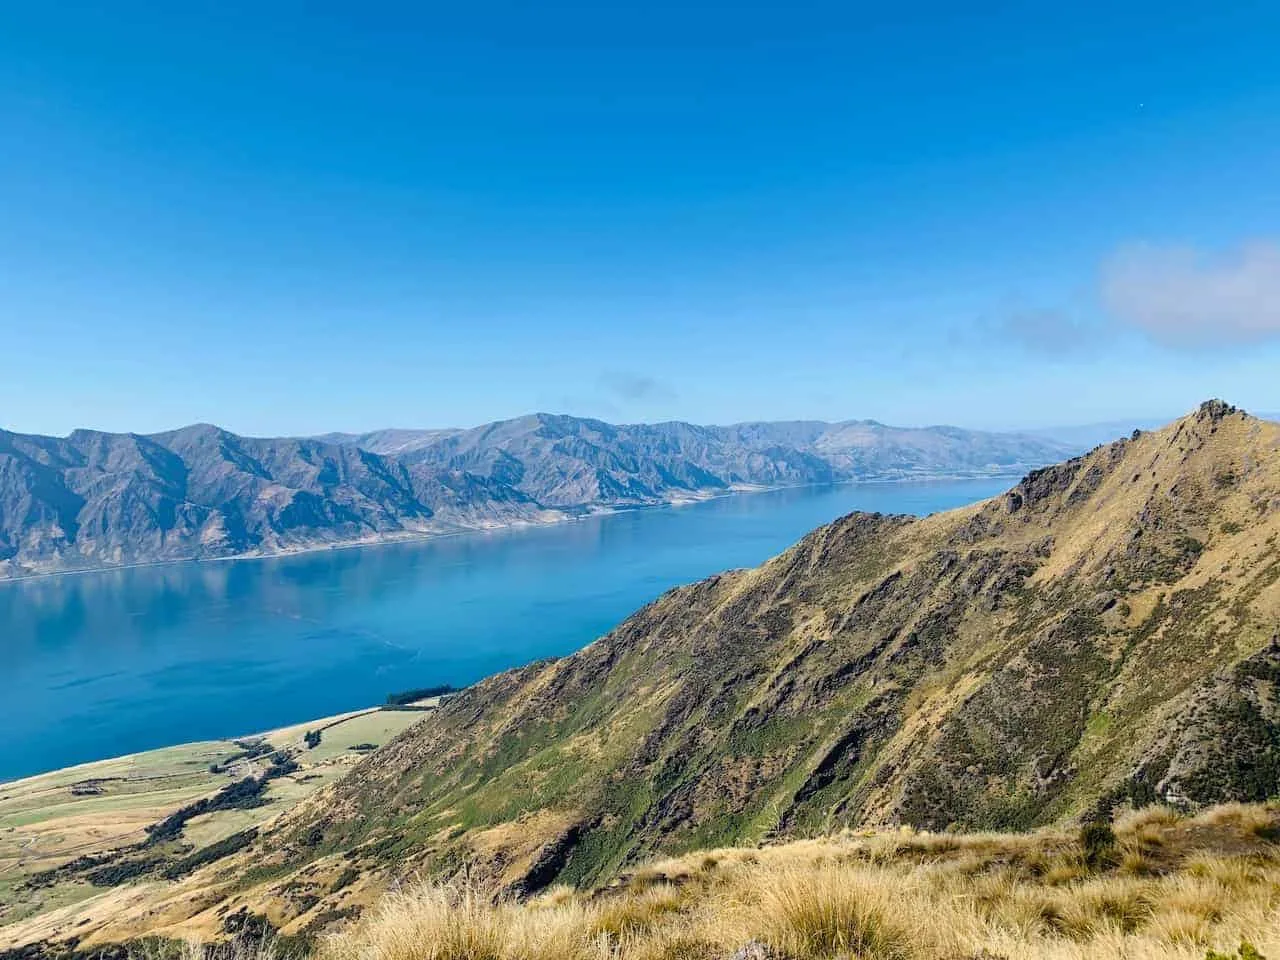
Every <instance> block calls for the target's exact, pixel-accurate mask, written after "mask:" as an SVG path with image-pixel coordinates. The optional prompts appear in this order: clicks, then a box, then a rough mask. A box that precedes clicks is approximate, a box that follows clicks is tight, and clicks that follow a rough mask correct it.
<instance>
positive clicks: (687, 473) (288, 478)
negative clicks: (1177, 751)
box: [0, 414, 1065, 577]
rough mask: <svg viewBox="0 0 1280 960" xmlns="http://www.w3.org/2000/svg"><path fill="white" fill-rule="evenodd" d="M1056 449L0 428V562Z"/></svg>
mask: <svg viewBox="0 0 1280 960" xmlns="http://www.w3.org/2000/svg"><path fill="white" fill-rule="evenodd" d="M1064 449H1065V448H1064V446H1063V445H1061V444H1058V443H1055V442H1053V441H1048V440H1044V439H1040V438H1033V437H1028V436H1022V435H1012V434H991V433H978V432H973V431H966V430H960V429H957V428H955V427H928V428H924V429H901V428H895V427H887V426H884V425H882V424H878V423H875V422H872V421H851V422H848V423H838V424H826V423H816V422H794V423H749V424H738V425H735V426H731V427H701V426H694V425H692V424H687V423H663V424H640V425H627V426H615V425H613V424H608V423H603V422H601V421H599V420H586V419H580V418H576V417H568V416H552V415H548V414H535V415H532V416H527V417H521V418H518V419H515V420H506V421H501V422H498V423H492V424H488V425H486V426H482V427H477V428H474V429H470V430H382V431H378V432H376V433H370V434H364V435H360V436H350V435H344V434H333V435H329V436H326V437H318V438H277V439H258V438H251V437H241V436H237V435H236V434H233V433H230V432H228V431H226V430H222V429H220V428H218V427H214V426H209V425H207V424H199V425H195V426H191V427H184V428H183V429H181V430H174V431H170V432H167V433H160V434H152V435H140V434H109V433H99V432H95V431H88V430H78V431H76V432H75V433H72V434H71V435H70V436H69V437H66V438H55V437H42V436H27V435H23V434H17V433H10V432H7V431H0V577H12V576H21V575H24V574H30V573H43V572H56V571H62V570H72V569H82V568H91V567H97V566H104V565H114V564H129V563H143V562H151V561H160V560H181V559H191V558H214V557H226V556H235V555H267V554H276V553H282V552H288V551H292V550H299V549H307V548H314V547H317V546H324V545H336V544H349V543H359V542H369V541H380V540H390V539H396V538H406V537H418V536H425V535H431V534H437V533H444V532H450V531H456V530H464V529H476V528H485V527H493V526H501V525H507V524H513V523H538V522H553V521H556V520H561V519H564V518H566V517H569V516H572V515H575V514H581V513H584V512H590V511H594V510H606V509H612V508H618V507H626V506H638V505H644V504H655V503H662V502H666V501H671V500H676V499H681V498H689V497H698V496H705V495H708V494H712V493H717V492H724V491H728V490H732V489H735V488H740V487H744V486H779V485H786V484H804V483H827V482H832V481H840V480H853V479H880V480H886V479H887V480H895V479H907V478H923V477H943V476H970V477H972V476H992V475H1002V474H1009V475H1012V474H1016V473H1019V472H1022V471H1025V470H1026V469H1028V468H1029V467H1033V466H1038V465H1041V464H1044V463H1047V462H1050V461H1052V460H1055V459H1058V458H1059V457H1060V456H1061V455H1062V454H1063V452H1064Z"/></svg>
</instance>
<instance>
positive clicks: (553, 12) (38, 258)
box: [0, 0, 1280, 434]
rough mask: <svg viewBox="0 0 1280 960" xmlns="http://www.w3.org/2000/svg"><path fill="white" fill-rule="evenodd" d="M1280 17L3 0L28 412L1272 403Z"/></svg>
mask: <svg viewBox="0 0 1280 960" xmlns="http://www.w3.org/2000/svg"><path fill="white" fill-rule="evenodd" d="M108 7H110V8H111V9H109V10H108V9H107V8H108ZM162 7H167V8H169V9H167V10H162V9H161V8H162ZM960 7H970V8H979V7H981V9H982V10H983V12H982V13H964V14H962V13H960V12H958V8H960ZM268 8H269V9H268ZM1278 45H1280V6H1277V5H1276V4H1274V3H1257V4H1253V3H1227V4H1223V3H1215V4H1209V3H1204V4H1179V3H1176V2H1175V3H1164V4H1152V3H1119V4H1117V3H1110V4H1106V5H1102V4H1090V3H1085V4H1077V5H1048V4H983V5H976V4H964V5H961V4H910V5H903V4H893V5H891V4H878V5H870V4H858V3H854V4H848V3H845V4H835V3H832V4H813V3H795V2H792V3H788V4H780V3H778V4H752V3H747V4H736V5H730V4H723V5H710V4H705V3H699V2H695V3H675V2H667V0H659V2H657V3H645V4H599V3H592V4H587V3H583V4H579V5H564V4H559V3H549V4H531V3H524V4H503V3H489V2H474V3H466V4H451V5H448V6H445V5H436V4H432V3H416V4H403V5H400V4H379V3H364V4H345V3H320V4H317V3H308V4H301V3H283V2H282V3H276V4H253V5H250V4H236V3H230V4H217V5H206V4H203V3H190V4H167V5H160V4H146V5H136V6H135V5H132V4H129V3H124V2H121V3H114V4H110V5H106V4H94V5H92V6H90V5H83V6H82V5H79V4H76V3H63V4H31V3H22V4H10V3H6V2H3V0H0V425H3V426H6V427H9V428H12V429H20V430H26V431H37V432H51V433H64V432H66V431H68V430H70V429H72V428H73V427H76V426H91V427H97V428H102V429H112V430H138V431H149V430H158V429H163V428H166V427H171V426H175V425H179V424H182V423H187V422H192V421H197V420H205V421H214V422H217V423H220V424H223V425H225V426H227V427H229V428H231V429H234V430H238V431H241V432H247V433H256V434H280V433H306V432H318V431H325V430H338V429H342V430H360V429H369V428H374V427H380V426H428V425H431V426H441V425H467V424H473V423H478V422H482V421H485V420H490V419H495V418H499V417H504V416H513V415H517V414H520V413H523V412H527V411H531V410H534V409H547V410H556V411H565V412H572V413H579V414H586V415H595V416H600V417H603V418H606V419H613V420H655V419H670V418H679V419H688V420H694V421H702V422H727V421H733V420H743V419H756V418H767V419H780V418H792V417H819V418H825V419H836V418H846V417H874V418H877V419H880V420H884V421H887V422H893V423H904V424H911V423H935V422H952V423H960V424H963V425H968V426H979V427H1001V428H1002V427H1028V426H1041V425H1051V424H1062V423H1082V422H1090V421H1096V420H1107V419H1112V418H1122V417H1164V416H1167V415H1174V414H1177V413H1179V412H1181V411H1183V410H1185V409H1188V408H1190V407H1191V406H1193V405H1194V404H1195V403H1197V402H1198V401H1199V400H1201V399H1204V398H1205V397H1208V396H1211V395H1222V396H1224V397H1226V398H1228V399H1230V400H1232V401H1234V402H1237V403H1240V404H1243V405H1245V406H1246V407H1250V408H1257V409H1264V410H1265V409H1273V410H1274V409H1280V375H1277V371H1280V123H1278V122H1277V118H1280V57H1278V56H1276V54H1275V51H1276V49H1277V46H1278Z"/></svg>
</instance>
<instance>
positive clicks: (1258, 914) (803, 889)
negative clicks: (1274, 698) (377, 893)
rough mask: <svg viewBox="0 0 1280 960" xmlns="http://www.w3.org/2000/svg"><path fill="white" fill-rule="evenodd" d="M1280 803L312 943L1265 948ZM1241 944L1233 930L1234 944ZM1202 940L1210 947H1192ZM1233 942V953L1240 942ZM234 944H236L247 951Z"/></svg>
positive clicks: (678, 886)
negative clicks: (1085, 836) (1108, 831)
mask: <svg viewBox="0 0 1280 960" xmlns="http://www.w3.org/2000/svg"><path fill="white" fill-rule="evenodd" d="M1276 839H1280V807H1274V806H1273V807H1270V808H1264V807H1258V806H1253V807H1248V806H1239V805H1236V806H1230V805H1229V806H1222V807H1217V808H1214V809H1213V810H1211V811H1209V812H1207V813H1205V814H1203V815H1201V816H1198V817H1195V818H1185V817H1182V816H1179V815H1178V814H1177V813H1176V812H1174V811H1172V810H1169V809H1167V808H1166V809H1160V808H1147V809H1145V810H1142V811H1138V812H1136V813H1131V814H1128V815H1126V816H1124V817H1121V818H1120V820H1119V822H1118V823H1117V825H1116V829H1115V832H1114V835H1113V836H1111V837H1108V836H1106V835H1102V836H1093V835H1091V840H1090V843H1089V844H1088V845H1087V846H1086V845H1082V843H1081V842H1080V840H1079V839H1078V838H1077V837H1076V836H1075V835H1073V834H1069V833H1065V832H1062V831H1056V830H1052V829H1050V830H1041V831H1037V832H1035V833H1031V834H1021V835H1010V834H969V835H950V834H934V835H920V834H916V833H913V832H910V831H908V832H905V833H903V832H895V833H889V834H863V835H858V834H849V833H846V834H844V835H840V836H836V837H829V838H823V839H818V840H810V841H799V842H793V843H790V844H785V845H779V846H770V847H764V848H762V849H758V850H757V849H752V850H747V849H742V848H733V849H723V850H713V851H708V852H705V853H698V854H694V855H687V856H683V857H679V858H676V859H672V860H666V861H660V862H657V863H654V864H651V865H648V866H645V867H643V868H642V869H639V870H637V871H635V872H632V873H629V874H628V875H626V876H625V877H623V878H621V879H620V880H619V881H618V882H616V883H615V884H614V885H612V886H611V887H609V888H608V889H606V890H603V891H597V892H595V893H593V894H583V893H581V892H579V891H575V890H572V889H570V888H567V887H556V888H552V889H551V890H548V891H546V892H544V893H542V894H540V895H539V896H537V897H535V898H533V899H532V900H530V901H527V902H524V903H497V904H495V903H494V902H493V901H491V900H490V899H488V898H487V897H485V896H483V895H482V894H481V893H480V892H479V891H476V890H475V889H474V888H468V887H465V886H463V887H459V886H445V887H440V886H434V887H432V886H427V887H423V888H419V889H416V890H410V891H408V892H397V893H393V894H391V895H389V896H387V897H386V898H385V899H384V900H383V901H382V902H381V903H380V904H379V905H378V906H377V907H376V908H375V909H374V910H373V911H372V912H371V913H370V914H369V915H368V916H366V917H365V918H364V919H363V920H362V921H361V922H360V923H359V924H357V925H356V926H355V927H354V928H352V929H350V930H349V931H347V932H345V933H343V934H342V935H339V936H338V937H336V938H334V939H331V940H327V941H322V942H321V944H320V945H319V947H318V949H316V950H315V953H316V955H317V960H349V958H352V957H360V958H365V960H835V958H842V960H851V958H860V960H1030V958H1035V960H1115V958H1126V960H1205V958H1206V956H1208V957H1210V958H1213V960H1228V958H1231V960H1237V958H1239V960H1256V958H1257V957H1258V956H1266V957H1276V956H1280V847H1277V846H1276V844H1275V842H1274V841H1275V840H1276ZM1242 944H1243V945H1244V946H1242ZM1215 950H1216V951H1220V953H1214V952H1211V951H1215ZM1251 951H1252V952H1251ZM255 952H256V951H254V950H253V949H252V947H250V949H249V950H247V951H245V953H247V954H250V955H252V954H253V953H255Z"/></svg>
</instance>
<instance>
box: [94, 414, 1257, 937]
mask: <svg viewBox="0 0 1280 960" xmlns="http://www.w3.org/2000/svg"><path fill="white" fill-rule="evenodd" d="M1277 624H1280V425H1277V424H1273V423H1265V422H1262V421H1259V420H1256V419H1254V418H1251V417H1248V416H1247V415H1245V414H1243V413H1241V412H1239V411H1232V410H1230V409H1226V408H1223V407H1221V406H1218V405H1213V406H1207V407H1206V408H1203V409H1202V410H1200V411H1198V412H1196V413H1193V414H1192V415H1190V416H1188V417H1185V418H1183V419H1182V420H1179V421H1177V422H1176V423H1174V424H1171V425H1170V426H1168V427H1166V428H1164V429H1162V430H1159V431H1154V432H1150V433H1142V434H1140V435H1138V436H1136V437H1134V438H1132V439H1127V440H1123V441H1120V442H1117V443H1115V444H1112V445H1110V446H1107V447H1100V448H1098V449H1096V450H1094V451H1092V452H1091V453H1089V454H1088V455H1086V456H1082V457H1078V458H1076V459H1073V460H1069V461H1067V462H1065V463H1062V464H1059V465H1058V466H1055V467H1051V468H1049V469H1046V470H1039V471H1036V472H1034V473H1032V474H1030V475H1028V476H1027V477H1026V478H1025V479H1024V480H1023V481H1022V482H1021V483H1019V484H1017V485H1016V486H1015V487H1014V488H1013V489H1012V490H1011V491H1010V492H1009V493H1008V494H1006V495H1004V496H1001V497H997V498H994V499H992V500H989V501H987V502H985V503H981V504H976V505H974V506H972V507H968V508H964V509H961V510H956V511H951V512H948V513H941V514H935V515H933V516H931V517H927V518H924V519H916V518H912V517H895V516H880V515H869V514H852V515H850V516H847V517H844V518H842V519H840V520H838V521H836V522H834V523H832V524H830V525H828V526H826V527H823V528H820V529H818V530H815V531H814V532H813V533H811V534H809V535H808V536H806V537H805V538H804V539H803V540H802V541H801V542H800V543H798V544H796V545H795V546H794V547H793V548H791V549H790V550H788V551H786V552H785V553H783V554H781V555H780V556H778V557H776V558H774V559H773V560H771V561H769V562H767V563H765V564H764V565H762V566H760V567H758V568H755V569H751V570H739V571H732V572H729V573H724V574H721V575H719V576H716V577H712V578H710V579H707V580H704V581H702V582H700V583H695V584H692V585H689V586H686V587H681V588H678V589H676V590H672V591H670V592H669V593H667V594H665V595H664V596H662V597H661V598H659V599H658V600H656V601H655V602H654V603H652V604H650V605H648V606H647V607H645V608H643V609H642V610H640V611H638V612H637V613H636V614H634V615H633V616H632V617H630V618H629V619H628V620H626V621H625V622H623V623H622V624H620V625H619V626H618V627H617V628H616V629H614V630H613V631H611V632H610V633H609V634H607V635H606V636H604V637H602V638H601V639H600V640H598V641H597V642H596V643H594V644H592V645H590V646H589V647H587V648H585V649H583V650H581V651H580V652H578V653H576V654H574V655H573V656H570V657H566V658H564V659H560V660H549V661H543V662H539V663H534V664H531V665H529V666H527V667H524V668H522V669H519V670H513V671H509V672H507V673H503V674H500V675H497V676H495V677H492V678H490V679H488V680H486V681H484V682H481V683H479V684H477V685H475V686H474V687H471V688H469V689H467V690H465V691H463V692H461V693H460V694H457V695H455V696H453V697H451V698H449V699H448V700H447V701H446V702H445V703H444V704H443V705H442V706H441V707H440V708H439V709H438V710H437V711H436V712H435V713H433V714H432V715H431V717H430V719H429V720H428V721H426V722H424V723H421V724H419V725H417V726H415V727H412V728H410V729H409V730H408V731H406V732H405V733H404V734H402V735H401V736H399V737H398V738H396V739H395V740H393V741H392V742H390V743H389V744H387V745H386V746H384V747H383V748H382V749H381V750H380V751H378V752H377V753H376V754H373V755H372V756H370V757H369V758H368V759H367V760H365V761H363V762H362V763H361V764H359V765H358V766H357V767H355V768H354V769H353V770H352V771H351V773H350V774H348V775H347V776H346V777H345V778H344V779H343V780H341V781H339V782H338V783H336V784H335V785H334V786H332V787H330V788H327V789H326V790H324V791H321V792H320V793H318V794H316V795H315V796H313V797H312V798H311V799H309V800H307V801H305V802H304V803H302V804H300V805H299V806H298V807H296V808H295V809H294V810H293V811H291V812H290V813H289V814H287V815H286V816H285V817H284V818H282V819H281V820H278V821H276V822H275V823H274V824H273V825H271V826H270V827H268V828H266V829H265V830H264V831H263V833H262V835H261V836H260V837H259V838H258V839H257V840H256V841H255V843H254V844H253V845H252V846H251V847H249V848H248V849H246V850H244V851H241V852H238V853H236V854H235V855H233V856H230V857H228V858H226V859H225V860H223V861H220V862H217V863H215V864H213V865H212V866H210V867H208V868H206V869H205V870H203V871H201V872H198V873H197V874H195V875H193V876H192V877H191V878H190V879H189V881H187V883H186V885H185V886H183V887H181V888H178V889H176V890H175V891H173V893H172V895H171V897H170V899H169V900H167V901H166V903H165V905H164V908H163V909H164V910H169V911H172V912H171V913H168V914H164V913H158V914H157V915H164V916H166V917H167V918H168V919H172V918H173V917H175V916H179V915H181V916H191V915H192V913H193V912H194V913H196V914H200V915H201V916H205V915H207V916H210V917H216V916H218V915H222V914H225V913H226V912H227V911H234V910H237V909H244V908H248V909H251V910H253V911H255V912H265V913H267V914H269V915H270V916H271V917H272V918H273V922H275V923H277V924H278V925H279V926H281V927H283V928H285V929H287V930H289V931H296V930H301V929H309V928H310V927H309V925H313V924H318V923H322V920H323V918H324V917H325V916H328V915H330V914H331V913H332V911H334V910H337V909H340V907H341V903H340V900H339V898H337V897H336V895H333V894H331V893H330V892H329V891H330V888H331V887H332V885H333V883H334V879H335V878H336V877H338V876H341V875H343V874H344V872H347V871H354V872H355V873H356V874H357V875H359V876H360V877H361V878H362V880H361V882H362V883H365V884H368V885H369V886H370V888H377V887H381V886H385V885H387V884H389V883H391V882H393V881H394V880H396V879H397V878H399V877H406V876H415V875H424V874H425V875H434V876H451V875H453V874H455V873H457V872H459V871H465V872H467V873H468V874H469V875H470V876H473V877H476V876H487V877H490V878H492V879H494V880H496V881H497V882H498V883H500V884H502V885H504V886H505V887H506V888H507V889H508V890H510V891H513V892H520V893H522V894H528V893H532V892H535V891H536V890H538V889H541V888H544V887H546V886H548V885H550V884H554V883H582V884H592V883H595V882H597V881H600V880H603V879H606V878H609V877H612V876H616V875H617V874H618V873H619V871H620V870H623V869H625V868H626V867H627V866H628V865H629V864H632V863H635V862H638V861H641V860H644V859H647V858H650V857H654V856H658V855H661V854H664V853H678V852H683V851H688V850H696V849H711V848H714V847H716V846H718V845H722V844H728V843H738V844H741V843H751V842H755V841H761V840H767V839H771V838H781V837H787V836H806V835H810V834H812V833H815V832H825V831H833V830H838V829H840V828H842V827H845V826H850V827H858V826H864V825H893V824H901V823H909V824H912V825H915V826H917V827H921V828H927V829H930V830H941V829H945V828H948V827H950V826H953V825H954V826H957V827H961V828H970V829H975V828H976V829H981V828H1023V827H1031V826H1034V825H1037V824H1044V823H1050V822H1056V821H1063V820H1075V819H1082V818H1091V817H1094V816H1096V815H1098V814H1099V813H1100V812H1105V811H1109V810H1113V809H1114V808H1116V807H1117V806H1119V805H1121V804H1125V803H1130V802H1133V803H1137V804H1145V803H1149V802H1152V801H1156V800H1163V801H1166V802H1171V803H1175V804H1186V805H1194V804H1198V803H1210V802H1220V801H1227V800H1257V799H1262V798H1265V797H1268V796H1274V795H1276V794H1277V793H1280V647H1277V641H1276V639H1275V637H1276V629H1277ZM246 878H252V879H251V881H250V880H248V879H246ZM228 891H230V892H228ZM147 909H149V910H153V911H155V910H157V909H158V908H156V907H155V905H154V904H151V905H148V907H147ZM201 911H205V912H206V913H205V914H201ZM219 911H221V914H219V913H218V912H219ZM326 911H328V913H326ZM199 921H200V917H196V922H199ZM113 922H114V921H113ZM131 922H132V923H134V924H135V926H134V927H128V924H129V923H131ZM119 923H120V924H121V926H120V927H119V929H121V930H124V929H133V930H136V929H137V924H143V923H144V919H142V918H140V917H132V918H130V917H129V916H123V915H122V918H121V919H120V921H119ZM114 929H115V928H104V930H103V932H102V936H103V937H104V938H107V939H109V938H110V937H111V936H112V931H113V930H114Z"/></svg>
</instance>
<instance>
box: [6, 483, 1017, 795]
mask: <svg viewBox="0 0 1280 960" xmlns="http://www.w3.org/2000/svg"><path fill="white" fill-rule="evenodd" d="M1011 484H1012V481H1010V480H977V481H945V482H936V483H904V484H848V485H839V486H829V487H809V488H803V489H788V490H778V491H773V492H769V493H758V494H746V495H741V496H732V497H723V498H720V499H717V500H711V501H706V502H703V503H698V504H693V505H689V506H683V507H675V508H660V509H651V510H636V511H631V512H627V513H619V514H613V515H609V516H602V517H596V518H592V519H589V520H582V521H577V522H574V523H566V524H560V525H557V526H551V527H536V528H530V529H517V530H505V531H497V532H494V533H477V534H468V535H465V536H458V537H449V538H443V539H438V540H429V541H424V542H418V543H402V544H390V545H384V546H375V547H362V548H354V549H346V550H327V551H323V552H317V553H310V554H302V555H298V556H293V557H282V558H278V559H268V560H245V561H229V562H212V563H179V564H169V565H164V566H155V567H139V568H134V569H128V570H114V571H104V572H100V573H91V574H80V575H75V576H65V577H51V578H44V579H38V580H28V581H23V582H16V583H0V716H2V717H3V731H2V732H0V780H3V779H11V778H14V777H20V776H25V775H28V774H32V773H38V772H41V771H45V770H51V769H55V768H58V767H63V766H67V765H68V764H72V763H80V762H83V761H87V760H97V759H102V758H105V757H111V756H118V755H121V754H125V753H133V752H135V751H138V750H145V749H150V748H152V747H159V746H165V745H168V744H173V743H180V742H184V741H188V740H204V739H215V738H221V737H227V736H239V735H242V734H247V733H252V732H255V731H262V730H268V729H271V728H273V727H279V726H284V725H286V724H290V723H297V722H302V721H305V720H309V719H313V718H317V717H322V716H325V715H327V714H332V713H338V712H340V711H344V710H351V709H355V708H358V707H364V706H368V705H371V704H375V703H381V702H382V701H383V700H384V699H385V698H386V695H387V694H388V693H390V692H392V691H400V690H406V689H411V688H414V687H423V686H430V685H434V684H439V683H452V684H454V685H462V684H466V683H469V682H472V681H474V680H477V679H479V678H481V677H483V676H486V675H487V674H490V673H494V672H496V671H499V670H503V669H505V668H507V667H512V666H516V665H519V664H523V663H527V662H529V661H530V660H535V659H538V658H540V657H545V656H551V655H561V654H566V653H570V652H572V651H574V650H577V649H579V648H580V647H582V646H585V645H586V644H587V643H590V642H591V641H592V640H594V639H595V638H596V637H598V636H600V635H601V634H603V633H604V632H606V631H607V630H608V629H609V628H610V627H612V626H613V625H615V624H616V623H618V622H619V621H620V620H622V619H623V618H625V617H626V616H627V615H628V614H630V613H631V612H632V611H634V610H635V609H636V608H638V607H639V606H641V605H642V604H644V603H646V602H648V601H649V600H652V599H653V598H655V597H657V596H658V595H659V594H660V593H662V592H663V591H664V590H666V589H668V588H670V587H672V586H675V585H677V584H680V583H687V582H689V581H691V580H696V579H698V578H700V577H704V576H707V575H709V574H712V573H715V572H716V571H719V570H724V569H727V568H730V567H742V566H750V565H754V564H757V563H760V562H761V561H763V560H765V559H767V558H768V557H770V556H772V555H774V554H776V553H778V552H779V551H781V550H783V549H785V548H786V547H788V546H790V545H791V544H792V543H794V542H795V541H796V540H798V539H799V538H800V537H801V536H802V535H803V534H805V533H806V532H808V531H809V530H811V529H813V528H814V527H816V526H819V525H821V524H823V523H826V522H828V521H830V520H833V519H835V518H836V517H838V516H841V515H842V514H845V513H848V512H850V511H852V510H876V511H881V512H884V513H914V514H926V513H932V512H933V511H936V510H943V509H948V508H950V507H955V506H960V505H963V504H966V503H971V502H973V501H975V500H980V499H984V498H986V497H989V496H993V495H994V494H996V493H998V492H1000V491H1002V490H1004V489H1006V488H1007V487H1009V486H1010V485H1011Z"/></svg>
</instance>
